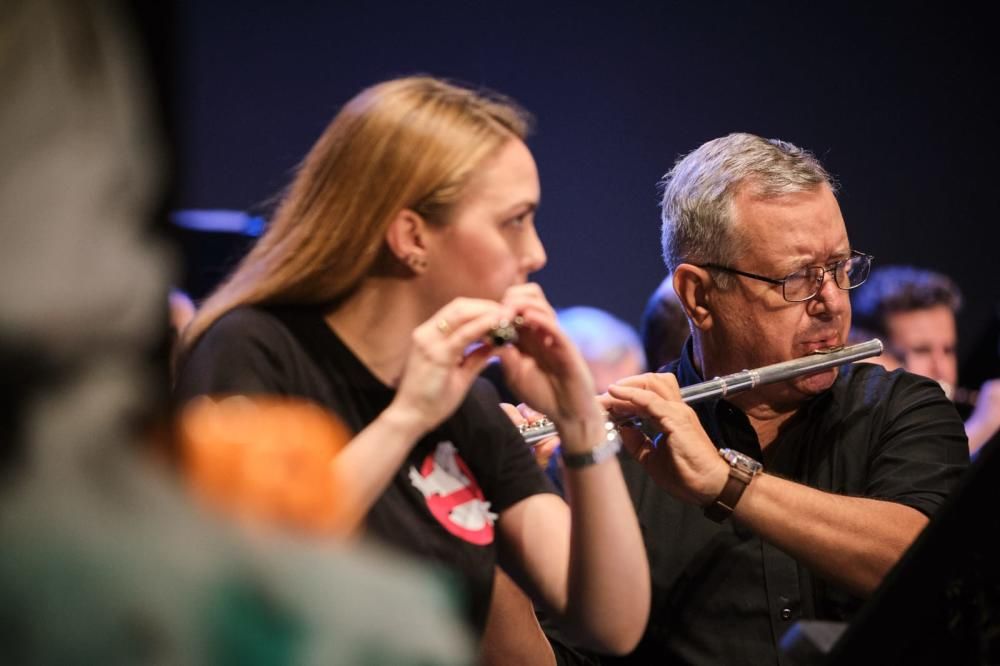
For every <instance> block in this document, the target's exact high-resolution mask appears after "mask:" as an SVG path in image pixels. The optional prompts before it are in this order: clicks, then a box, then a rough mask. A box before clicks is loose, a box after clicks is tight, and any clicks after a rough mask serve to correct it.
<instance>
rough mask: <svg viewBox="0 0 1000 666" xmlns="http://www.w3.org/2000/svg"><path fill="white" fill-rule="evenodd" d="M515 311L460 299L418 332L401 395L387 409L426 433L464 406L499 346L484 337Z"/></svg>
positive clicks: (413, 427)
mask: <svg viewBox="0 0 1000 666" xmlns="http://www.w3.org/2000/svg"><path fill="white" fill-rule="evenodd" d="M513 318H514V311H513V310H512V309H511V308H510V307H509V306H506V305H503V304H501V303H496V302H494V301H488V300H482V299H472V298H456V299H455V300H453V301H451V302H450V303H448V304H447V305H446V306H444V307H443V308H441V309H440V310H438V311H437V313H435V314H434V316H433V317H431V318H430V319H429V320H427V321H426V322H424V323H423V324H421V325H420V326H418V327H417V328H415V329H414V330H413V335H412V341H411V345H410V354H409V357H408V358H407V360H406V367H405V368H404V370H403V376H402V377H401V379H400V382H399V388H398V390H397V392H396V398H395V399H394V400H393V402H392V404H391V405H390V406H389V408H388V409H387V410H386V411H387V412H391V416H392V418H393V419H394V421H396V422H397V423H400V425H401V426H404V427H405V426H408V427H410V428H412V429H414V430H416V431H417V432H416V434H417V435H418V436H419V435H422V434H423V433H425V432H427V431H428V430H430V429H432V428H434V427H435V426H437V425H438V424H439V423H441V422H442V421H444V420H445V419H446V418H448V417H449V416H451V414H452V413H454V411H455V410H456V409H457V408H458V406H459V405H460V404H461V402H462V400H463V399H464V398H465V395H466V393H468V391H469V387H470V386H471V385H472V382H473V381H474V380H475V379H476V377H477V376H478V375H479V373H480V372H482V370H483V368H484V367H485V366H486V363H487V361H488V360H489V358H490V356H492V355H493V354H494V350H493V348H491V347H490V346H489V345H484V344H482V340H483V339H484V338H485V337H486V335H487V333H488V332H489V330H490V329H491V328H493V327H494V326H495V325H496V323H497V322H498V321H501V320H504V319H506V320H513Z"/></svg>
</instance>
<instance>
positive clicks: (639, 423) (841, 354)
mask: <svg viewBox="0 0 1000 666" xmlns="http://www.w3.org/2000/svg"><path fill="white" fill-rule="evenodd" d="M881 353H882V341H881V340H879V339H878V338H875V339H874V340H869V341H867V342H861V343H859V344H856V345H850V346H847V347H843V346H841V347H833V348H830V349H817V350H815V351H813V352H811V353H810V354H809V355H807V356H803V357H801V358H793V359H792V360H790V361H782V362H781V363H774V364H772V365H765V366H764V367H762V368H757V369H756V370H741V371H740V372H734V373H733V374H731V375H726V376H724V377H716V378H715V379H709V380H708V381H705V382H701V383H699V384H692V385H691V386H685V387H684V388H682V389H681V400H683V401H684V402H686V403H687V404H689V405H692V404H695V403H698V402H703V401H705V400H712V399H713V398H724V397H726V396H730V395H736V394H737V393H743V392H744V391H749V390H751V389H755V388H757V387H758V386H764V385H765V384H774V383H775V382H781V381H785V380H786V379H794V378H796V377H801V376H803V375H810V374H813V373H815V372H819V371H820V370H826V369H827V368H834V367H836V366H838V365H843V364H845V363H853V362H854V361H860V360H862V359H865V358H871V357H872V356H878V355H879V354H881ZM619 425H623V426H632V427H637V428H639V429H641V430H642V431H643V432H644V433H646V434H647V435H651V436H652V435H655V434H656V433H658V432H659V429H658V428H656V427H655V426H653V425H651V424H647V423H646V422H644V421H643V420H642V419H631V420H629V421H626V422H623V423H620V424H619ZM518 430H520V431H521V436H522V437H524V441H526V442H527V443H528V444H531V445H534V444H537V443H538V442H540V441H542V440H543V439H545V438H546V437H551V436H552V435H555V434H556V425H555V424H554V423H553V422H552V421H551V420H549V419H547V418H542V419H539V420H538V421H534V422H532V423H525V424H523V425H521V426H519V427H518Z"/></svg>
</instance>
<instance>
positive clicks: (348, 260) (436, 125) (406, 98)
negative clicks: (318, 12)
mask: <svg viewBox="0 0 1000 666" xmlns="http://www.w3.org/2000/svg"><path fill="white" fill-rule="evenodd" d="M528 124H529V117H528V115H527V113H526V112H525V111H524V110H523V109H521V108H520V107H518V106H517V105H516V104H514V103H513V102H512V101H510V100H508V99H506V98H504V97H501V96H499V95H496V94H494V93H488V92H486V93H482V92H475V91H472V90H469V89H467V88H462V87H459V86H456V85H454V84H451V83H448V82H445V81H441V80H438V79H434V78H430V77H423V76H417V77H407V78H401V79H395V80H391V81H386V82H383V83H379V84H377V85H374V86H372V87H370V88H367V89H365V90H363V91H361V93H359V94H358V95H357V96H356V97H354V98H353V99H352V100H350V101H349V102H348V103H347V104H346V105H344V107H343V108H342V109H341V110H340V112H339V113H338V114H337V115H336V117H335V118H334V119H333V120H332V121H331V122H330V124H329V126H327V128H326V130H325V131H324V132H323V134H322V136H320V138H319V140H318V141H317V142H316V144H315V145H314V146H313V147H312V149H311V150H310V151H309V154H308V155H306V158H305V160H304V161H303V163H302V164H301V166H300V168H299V171H298V173H297V174H296V176H295V179H294V180H293V181H292V184H291V186H290V187H289V189H288V192H287V194H286V196H285V198H284V199H283V201H282V203H281V205H280V206H279V207H278V210H277V211H276V213H275V215H274V218H273V220H272V222H271V224H270V226H269V228H268V230H267V232H266V233H265V234H264V235H263V236H262V237H261V238H260V240H258V242H257V243H256V245H255V246H254V247H253V249H252V250H251V251H250V252H249V253H248V254H247V256H246V257H245V258H244V259H243V261H241V262H240V264H239V265H238V266H237V267H236V269H235V271H233V273H232V274H231V275H230V276H229V277H228V278H227V279H226V280H225V282H223V283H222V285H221V286H219V288H218V289H217V290H216V291H215V292H214V293H213V294H212V295H211V296H210V297H209V298H208V299H207V300H206V301H205V302H204V303H203V304H202V306H201V307H200V308H199V310H198V313H197V315H196V316H195V318H194V319H193V320H192V322H191V324H190V325H189V326H188V327H187V328H186V329H185V330H184V333H183V335H182V337H181V343H180V345H179V352H180V353H181V354H183V353H185V352H186V351H187V350H189V349H190V348H191V347H192V346H193V345H194V343H195V342H197V340H198V338H199V337H201V335H202V334H203V333H204V332H205V331H206V330H208V328H209V327H210V326H211V325H212V324H213V323H214V322H215V321H216V320H218V319H219V318H220V317H222V316H223V315H225V314H226V313H227V312H229V311H230V310H233V309H235V308H237V307H240V306H242V305H251V304H279V303H284V304H330V305H333V304H335V303H337V302H340V301H342V300H343V299H344V298H346V297H347V296H349V295H350V294H351V292H353V291H354V290H355V289H356V288H357V287H358V286H359V285H360V284H361V282H362V280H363V279H364V278H365V277H366V276H368V275H370V274H372V273H373V272H374V271H376V270H379V268H380V266H381V265H382V264H384V262H385V261H386V260H387V259H388V258H387V256H386V250H385V234H386V231H387V229H388V226H389V223H390V222H391V221H392V219H393V218H394V217H395V216H396V215H397V214H398V213H399V211H401V210H403V209H410V210H413V211H414V212H416V213H418V214H420V215H421V216H423V217H424V218H425V219H426V220H427V221H428V222H429V223H431V224H445V223H446V222H447V217H448V212H449V210H450V209H451V208H452V207H453V206H454V205H455V204H456V202H457V201H458V200H459V198H460V197H461V195H462V193H463V191H464V187H465V185H466V183H467V182H468V180H469V178H470V176H471V175H472V173H473V172H474V171H475V170H476V169H477V168H478V167H479V166H480V165H481V164H482V163H483V162H484V161H485V160H487V159H488V158H489V157H490V156H491V155H492V154H494V153H495V152H496V151H497V150H498V149H499V148H500V147H501V146H502V145H503V144H504V143H506V142H507V141H508V140H510V139H511V138H518V139H523V138H524V137H525V135H526V134H527V131H528Z"/></svg>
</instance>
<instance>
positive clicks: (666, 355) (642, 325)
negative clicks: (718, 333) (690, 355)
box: [639, 274, 691, 370]
mask: <svg viewBox="0 0 1000 666" xmlns="http://www.w3.org/2000/svg"><path fill="white" fill-rule="evenodd" d="M690 332H691V329H690V328H689V326H688V320H687V315H685V314H684V308H683V307H682V306H681V302H680V301H679V300H678V299H677V294H675V293H674V283H673V275H672V274H668V275H667V277H665V278H663V282H661V283H660V286H659V287H657V288H656V291H654V292H653V293H652V294H651V295H650V297H649V300H648V301H646V309H645V310H643V311H642V319H641V320H640V321H639V336H640V337H641V338H642V347H643V349H644V350H645V352H646V365H647V366H648V367H649V369H650V370H658V369H660V368H662V367H663V366H665V365H666V364H667V363H670V362H671V361H675V360H677V358H678V357H679V356H680V355H681V350H682V349H683V348H684V341H685V340H687V338H688V335H689V334H690Z"/></svg>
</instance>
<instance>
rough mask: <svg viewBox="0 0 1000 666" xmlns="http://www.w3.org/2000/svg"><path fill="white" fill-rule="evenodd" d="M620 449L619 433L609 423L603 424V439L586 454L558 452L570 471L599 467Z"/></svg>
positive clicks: (613, 425)
mask: <svg viewBox="0 0 1000 666" xmlns="http://www.w3.org/2000/svg"><path fill="white" fill-rule="evenodd" d="M621 448H622V437H621V433H619V432H618V428H617V427H615V424H614V423H612V422H611V421H605V422H604V437H602V438H601V441H600V442H598V443H597V446H595V447H594V448H592V449H591V450H590V451H587V452H586V453H565V452H563V451H560V455H561V456H562V460H563V464H564V465H566V467H568V468H570V469H580V468H581V467H590V466H591V465H599V464H601V463H602V462H604V461H605V460H610V459H611V458H614V457H615V455H617V453H618V451H620V450H621Z"/></svg>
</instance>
